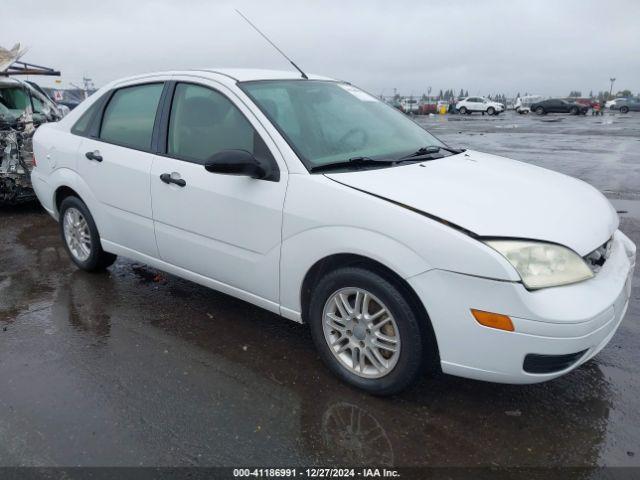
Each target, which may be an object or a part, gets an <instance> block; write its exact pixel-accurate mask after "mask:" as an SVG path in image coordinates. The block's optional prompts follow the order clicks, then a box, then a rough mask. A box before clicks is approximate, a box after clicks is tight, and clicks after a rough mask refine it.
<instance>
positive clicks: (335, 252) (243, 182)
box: [32, 70, 636, 394]
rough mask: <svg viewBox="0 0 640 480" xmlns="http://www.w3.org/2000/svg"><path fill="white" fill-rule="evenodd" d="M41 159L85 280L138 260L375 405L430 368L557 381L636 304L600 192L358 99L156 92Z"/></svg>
mask: <svg viewBox="0 0 640 480" xmlns="http://www.w3.org/2000/svg"><path fill="white" fill-rule="evenodd" d="M34 149H35V157H36V160H37V166H36V168H35V169H34V170H33V174H32V179H33V186H34V189H35V190H36V192H37V195H38V197H39V199H40V201H41V202H42V205H43V206H44V208H45V209H46V210H47V211H48V212H49V213H50V214H51V215H52V216H53V217H54V218H55V219H56V220H58V221H59V224H60V232H61V235H62V240H63V242H64V245H65V248H66V249H67V251H68V253H69V255H70V258H71V260H72V261H73V262H74V263H75V264H76V265H77V266H78V267H79V268H81V269H84V270H88V271H95V270H101V269H105V268H107V267H109V266H110V265H111V264H112V263H113V262H114V261H115V259H116V255H121V256H123V257H127V258H130V259H134V260H136V261H138V262H145V263H147V264H149V265H152V266H154V267H156V268H158V269H161V270H164V271H166V272H170V273H172V274H174V275H177V276H179V277H183V278H186V279H189V280H192V281H194V282H197V283H200V284H202V285H206V286H208V287H211V288H213V289H216V290H219V291H221V292H225V293H227V294H229V295H233V296H235V297H238V298H241V299H243V300H246V301H248V302H251V303H253V304H255V305H258V306H260V307H263V308H265V309H267V310H270V311H272V312H274V313H276V314H279V315H281V316H283V317H285V318H287V319H290V320H293V321H296V322H303V323H306V324H308V325H309V327H310V329H311V332H312V336H313V339H314V342H315V345H316V347H317V348H318V351H319V353H320V356H321V358H322V359H323V360H324V362H325V363H326V364H327V365H328V367H329V368H330V369H331V370H332V371H333V372H334V373H335V374H336V375H337V376H339V377H340V378H341V379H343V380H344V381H346V382H348V383H350V384H352V385H355V386H357V387H359V388H362V389H364V390H366V391H368V392H372V393H375V394H391V393H395V392H398V391H400V390H402V389H404V388H406V387H408V386H409V385H411V384H412V383H414V382H415V381H416V380H417V379H418V378H419V377H420V376H422V375H423V374H424V373H425V371H427V370H429V371H439V370H441V371H443V372H445V373H449V374H453V375H459V376H463V377H469V378H475V379H480V380H489V381H495V382H506V383H534V382H541V381H545V380H550V379H552V378H555V377H558V376H560V375H563V374H565V373H567V372H569V371H570V370H572V369H574V368H576V367H577V366H579V365H580V364H582V363H584V362H586V361H587V360H589V359H590V358H592V357H593V356H594V355H596V354H597V353H598V352H599V351H600V350H601V349H602V348H603V347H604V346H605V345H606V344H607V342H609V340H610V339H611V337H612V336H613V334H614V333H615V331H616V329H617V328H618V326H619V324H620V321H621V320H622V317H623V316H624V314H625V310H626V308H627V304H628V299H629V295H630V288H631V276H632V271H633V267H634V264H635V250H636V249H635V246H634V244H633V243H632V242H631V241H630V240H629V239H628V238H627V237H626V236H625V235H624V234H623V233H622V232H621V231H620V230H618V216H617V214H616V212H615V210H614V209H613V208H612V206H611V204H610V203H609V202H608V201H607V199H606V198H605V197H604V196H603V195H602V194H601V193H600V192H598V191H597V190H596V189H594V188H592V187H591V186H589V185H587V184H586V183H583V182H581V181H579V180H576V179H573V178H570V177H567V176H564V175H561V174H558V173H554V172H551V171H548V170H544V169H542V168H539V167H535V166H533V165H528V164H525V163H520V162H516V161H513V160H509V159H507V158H503V157H499V156H495V155H490V154H486V153H480V152H475V151H468V150H467V151H464V150H459V149H455V148H451V147H449V146H447V145H445V144H444V143H443V142H441V141H440V140H438V139H437V138H435V137H434V136H432V135H431V134H429V133H428V132H427V131H425V130H423V129H422V128H421V127H419V126H418V125H417V124H416V123H414V122H413V121H412V120H410V119H409V118H407V117H406V116H404V115H403V114H401V113H400V112H398V111H397V110H395V109H394V108H392V107H390V106H388V105H386V104H384V103H383V102H381V101H379V100H378V99H376V98H374V97H373V96H371V95H369V94H367V93H365V92H364V91H362V90H360V89H358V88H356V87H354V86H352V85H350V84H348V83H344V82H340V81H335V80H331V79H328V78H324V77H319V76H310V78H309V79H308V80H306V79H301V78H299V77H298V75H297V74H294V73H288V72H274V71H259V70H215V71H213V70H202V71H182V72H180V71H175V72H167V73H158V74H149V75H142V76H138V77H134V78H128V79H124V80H119V81H115V82H113V83H111V84H109V85H107V86H105V87H104V88H102V89H101V90H100V91H98V92H97V93H96V94H94V95H93V96H92V97H91V98H90V99H88V100H87V101H86V102H83V104H81V105H80V106H79V107H78V108H76V109H75V110H73V111H72V112H71V113H70V114H69V115H67V116H66V117H65V118H64V119H63V120H61V121H60V122H58V123H53V124H47V125H43V126H42V127H40V129H39V130H38V131H37V133H36V135H35V144H34ZM212 328H214V325H212ZM256 328H260V325H257V324H256ZM241 341H242V339H241V338H240V337H239V338H238V342H239V343H240V342H241ZM300 368H301V369H306V368H309V366H308V365H306V366H305V365H300Z"/></svg>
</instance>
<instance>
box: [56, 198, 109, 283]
mask: <svg viewBox="0 0 640 480" xmlns="http://www.w3.org/2000/svg"><path fill="white" fill-rule="evenodd" d="M60 234H61V235H62V239H63V241H64V246H65V249H66V250H67V253H68V254H69V256H70V257H71V260H73V263H75V264H76V265H77V266H78V267H79V268H81V269H82V270H86V271H88V272H94V271H98V270H104V269H105V268H107V267H108V266H110V265H111V264H113V262H115V261H116V258H117V257H116V256H115V255H113V254H112V253H107V252H105V251H104V250H102V245H101V244H100V235H99V234H98V229H97V228H96V224H95V222H94V221H93V217H92V216H91V213H90V212H89V209H88V208H87V206H86V205H85V203H84V202H83V201H82V200H80V199H79V198H78V197H67V198H65V199H64V200H63V201H62V203H61V204H60Z"/></svg>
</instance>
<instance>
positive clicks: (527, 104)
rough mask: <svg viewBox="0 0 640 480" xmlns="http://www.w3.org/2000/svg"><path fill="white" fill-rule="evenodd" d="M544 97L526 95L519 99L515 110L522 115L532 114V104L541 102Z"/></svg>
mask: <svg viewBox="0 0 640 480" xmlns="http://www.w3.org/2000/svg"><path fill="white" fill-rule="evenodd" d="M543 99H544V97H543V96H542V95H526V96H524V97H518V98H517V99H516V103H515V104H514V106H513V108H514V110H515V111H516V112H518V113H520V114H524V113H529V112H531V104H532V103H535V102H540V101H541V100H543Z"/></svg>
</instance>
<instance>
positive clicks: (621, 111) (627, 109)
mask: <svg viewBox="0 0 640 480" xmlns="http://www.w3.org/2000/svg"><path fill="white" fill-rule="evenodd" d="M620 113H629V107H627V106H624V107H620Z"/></svg>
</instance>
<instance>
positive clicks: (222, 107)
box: [167, 83, 271, 163]
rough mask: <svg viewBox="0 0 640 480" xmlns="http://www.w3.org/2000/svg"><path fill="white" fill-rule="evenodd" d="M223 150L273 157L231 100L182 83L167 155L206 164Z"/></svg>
mask: <svg viewBox="0 0 640 480" xmlns="http://www.w3.org/2000/svg"><path fill="white" fill-rule="evenodd" d="M221 150H246V151H248V152H250V153H252V154H254V155H255V156H256V157H257V158H271V154H270V152H269V151H268V148H267V146H266V145H265V144H264V141H263V140H262V138H260V135H259V134H258V133H257V132H256V131H255V130H254V128H253V127H252V126H251V124H250V123H249V121H248V120H247V119H246V118H245V116H244V115H243V114H242V112H241V111H240V110H239V109H238V108H237V107H236V106H235V105H234V104H233V103H232V102H231V101H230V100H229V99H228V98H227V97H225V96H224V95H222V94H221V93H219V92H216V91H215V90H212V89H210V88H206V87H202V86H199V85H193V84H188V83H179V84H178V85H177V86H176V90H175V94H174V96H173V102H172V105H171V115H170V118H169V131H168V136H167V153H168V154H169V155H171V156H174V157H178V158H182V159H185V160H191V161H194V162H197V163H204V162H205V161H206V160H207V159H209V158H210V157H211V156H213V155H214V154H216V153H218V152H220V151H221Z"/></svg>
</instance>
